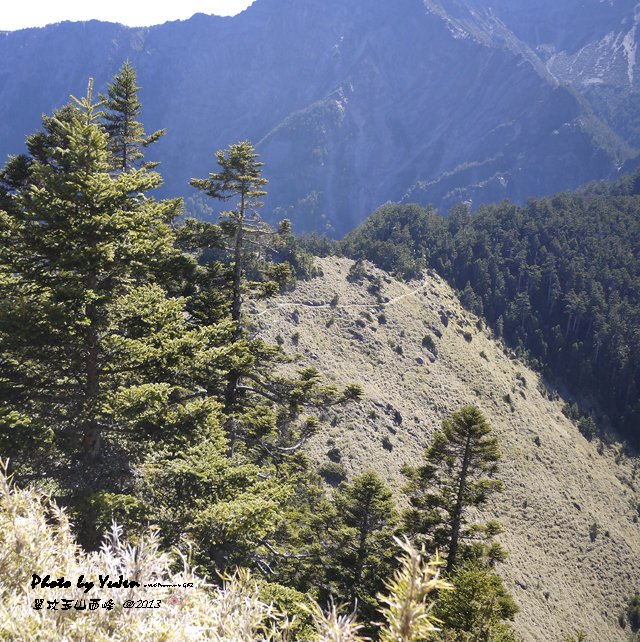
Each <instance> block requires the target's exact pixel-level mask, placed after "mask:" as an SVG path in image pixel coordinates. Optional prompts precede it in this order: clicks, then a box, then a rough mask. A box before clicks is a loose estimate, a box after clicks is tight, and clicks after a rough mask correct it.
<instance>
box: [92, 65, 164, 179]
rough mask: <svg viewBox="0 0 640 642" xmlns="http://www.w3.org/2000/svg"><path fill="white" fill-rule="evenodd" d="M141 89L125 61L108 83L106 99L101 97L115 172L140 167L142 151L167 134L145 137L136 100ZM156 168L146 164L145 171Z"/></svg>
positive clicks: (153, 165)
mask: <svg viewBox="0 0 640 642" xmlns="http://www.w3.org/2000/svg"><path fill="white" fill-rule="evenodd" d="M140 89H141V88H140V87H138V84H137V75H136V71H135V69H134V68H133V66H132V65H131V63H130V62H129V61H128V60H127V61H125V62H124V64H123V65H122V67H121V68H120V70H119V71H118V73H117V74H116V75H115V76H114V78H113V80H112V82H111V83H109V87H108V90H107V94H106V96H101V97H100V98H101V99H102V101H103V103H104V108H105V110H106V111H105V113H104V115H103V119H104V123H105V129H106V131H107V133H108V134H109V149H110V151H111V152H112V153H113V156H114V166H115V167H116V168H117V169H121V170H127V169H131V168H132V167H134V166H135V165H137V164H139V163H138V161H140V160H141V159H142V158H143V157H144V152H143V151H142V150H143V149H144V148H145V147H148V146H149V145H151V144H152V143H154V142H156V141H157V140H158V139H159V138H161V137H162V136H164V135H165V133H166V131H165V130H164V129H160V130H158V131H156V132H154V133H153V134H150V135H148V136H147V135H146V134H145V132H144V127H143V125H142V123H141V122H140V121H139V120H138V118H139V117H140V112H141V110H142V105H141V103H140V101H139V99H138V92H139V91H140ZM156 165H157V163H146V167H147V168H148V169H151V168H153V167H155V166H156Z"/></svg>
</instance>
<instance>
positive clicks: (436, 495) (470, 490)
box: [404, 406, 504, 572]
mask: <svg viewBox="0 0 640 642" xmlns="http://www.w3.org/2000/svg"><path fill="white" fill-rule="evenodd" d="M499 459H500V450H499V448H498V440H497V439H496V437H494V436H492V435H491V426H490V425H489V422H488V421H487V419H486V417H485V416H484V415H483V414H482V412H481V411H480V410H479V409H478V408H476V407H475V406H465V407H464V408H461V409H460V410H458V411H457V412H454V413H453V414H452V415H451V417H450V418H448V419H445V420H444V421H443V422H442V430H441V431H439V432H438V433H436V435H435V437H434V439H433V442H432V443H431V445H430V446H429V447H428V448H427V450H426V451H425V454H424V463H423V464H422V466H419V467H417V468H406V469H405V474H407V475H408V476H409V478H410V482H409V484H408V487H407V492H408V495H409V502H410V504H411V507H410V508H409V509H408V510H407V511H406V512H405V515H404V521H405V526H406V528H407V529H408V531H409V532H410V533H412V534H414V535H422V536H426V537H427V538H428V539H430V540H431V544H432V545H434V546H437V547H440V548H446V549H447V551H448V554H447V571H449V572H450V571H452V570H453V569H454V568H455V567H456V565H457V564H458V563H459V562H460V559H461V558H464V557H465V556H466V555H468V554H469V553H470V552H471V550H470V546H469V545H467V544H466V541H467V540H469V539H471V540H479V539H482V538H490V537H492V536H494V535H495V534H497V533H498V532H499V531H500V527H499V525H498V524H497V523H496V522H494V521H490V522H488V523H487V524H484V525H482V524H469V509H470V508H478V507H480V506H482V505H483V504H484V503H485V502H486V501H487V498H488V496H489V495H490V494H491V493H492V492H495V491H498V490H500V489H501V488H502V482H500V481H498V480H496V479H492V477H493V475H494V474H495V472H496V471H497V469H498V461H499ZM476 548H477V547H476ZM484 552H485V553H486V551H484ZM488 552H489V557H490V558H492V559H494V560H495V559H496V558H497V559H501V558H502V557H503V556H504V553H503V551H502V549H501V548H500V547H499V545H497V544H494V545H492V546H491V547H490V549H489V551H488ZM476 553H478V551H476Z"/></svg>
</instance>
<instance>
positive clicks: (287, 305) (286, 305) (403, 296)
mask: <svg viewBox="0 0 640 642" xmlns="http://www.w3.org/2000/svg"><path fill="white" fill-rule="evenodd" d="M428 285H429V283H428V282H426V283H423V284H422V285H420V286H418V287H417V288H414V289H413V290H409V291H408V292H405V293H404V294H401V295H400V296H397V297H394V298H393V299H390V300H389V301H386V302H385V303H378V304H377V305H379V306H381V307H383V308H385V307H387V306H389V305H393V304H394V303H398V301H402V299H406V298H407V297H410V296H413V295H414V294H416V293H417V292H420V290H424V289H425V288H426V287H427V286H428ZM371 307H373V306H372V304H371V303H344V304H342V305H331V303H302V302H295V301H294V302H292V303H277V304H276V305H273V306H271V307H269V308H266V309H265V310H263V311H262V312H259V313H258V314H256V315H255V317H261V316H262V315H264V314H266V313H267V312H271V311H273V310H280V309H283V308H314V309H316V310H317V309H320V308H332V309H334V310H340V309H343V310H346V309H348V308H371Z"/></svg>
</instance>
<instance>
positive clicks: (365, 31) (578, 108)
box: [0, 0, 639, 235]
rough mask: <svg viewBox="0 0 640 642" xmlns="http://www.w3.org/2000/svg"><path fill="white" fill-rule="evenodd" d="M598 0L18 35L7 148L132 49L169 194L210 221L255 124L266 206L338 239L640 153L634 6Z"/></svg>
mask: <svg viewBox="0 0 640 642" xmlns="http://www.w3.org/2000/svg"><path fill="white" fill-rule="evenodd" d="M516 4H517V6H516ZM584 5H585V3H578V2H571V3H562V6H561V7H557V6H556V5H555V4H553V3H548V2H543V1H542V0H539V1H537V2H533V1H530V2H522V3H520V2H519V3H515V4H514V3H507V2H498V3H493V2H492V3H489V2H485V1H484V0H483V1H480V0H474V1H473V2H471V1H469V2H461V1H455V0H446V1H445V0H442V1H440V2H436V1H435V0H429V1H427V2H422V1H421V0H399V1H398V2H394V3H389V2H383V0H366V1H365V0H327V1H326V2H316V1H315V0H295V1H294V0H257V1H256V2H255V3H254V4H253V5H252V6H251V7H250V8H249V9H247V10H246V11H244V12H243V13H241V14H239V15H238V16H235V17H233V18H219V17H208V16H204V15H196V16H194V17H193V18H192V19H191V20H188V21H184V22H175V23H167V24H165V25H161V26H157V27H152V28H144V29H127V28H124V27H121V26H117V25H110V24H104V23H98V22H87V23H77V24H72V23H62V24H58V25H52V26H49V27H46V28H44V29H28V30H24V31H19V32H14V33H3V34H1V36H0V155H1V156H3V157H4V156H5V155H6V154H9V153H18V152H20V151H22V139H23V136H24V134H25V132H28V131H32V130H34V129H35V128H36V127H37V126H38V124H39V118H40V114H41V113H43V112H44V113H50V112H51V111H52V109H54V108H56V107H59V106H61V105H62V104H64V103H65V102H66V100H67V96H68V94H69V92H70V91H72V92H73V93H75V94H78V95H79V94H81V93H82V92H83V91H84V87H85V86H86V81H87V78H88V77H89V76H92V77H95V80H96V86H99V87H100V86H104V85H105V83H106V81H107V80H108V79H109V78H110V77H111V76H112V75H113V73H114V72H115V71H116V70H117V69H118V68H119V67H120V65H121V64H122V62H123V60H125V59H130V60H131V61H132V62H133V64H134V65H135V67H136V68H137V69H138V73H139V81H140V84H141V85H142V87H143V91H142V94H141V95H142V97H143V100H144V102H145V105H146V106H147V108H146V117H145V122H146V124H147V126H148V128H149V129H150V130H152V129H153V130H155V129H160V128H167V130H168V132H169V133H168V135H167V136H166V137H165V139H164V140H163V141H162V142H161V143H159V144H158V146H157V147H156V149H155V150H154V152H153V155H154V157H155V158H156V159H157V160H160V161H161V162H162V167H163V170H164V172H165V175H166V177H167V178H166V185H165V186H164V187H163V188H162V192H161V193H162V194H164V195H186V196H189V197H191V198H190V199H188V201H187V207H188V209H189V211H190V212H192V213H195V214H198V215H199V216H201V217H206V216H208V215H209V216H210V215H212V211H211V209H212V208H211V206H210V205H209V204H207V203H206V202H204V201H203V200H202V199H200V198H196V197H194V193H193V192H190V191H189V188H188V186H187V185H188V180H189V179H190V178H191V177H192V176H197V175H202V174H204V172H205V171H206V170H207V168H208V167H209V165H210V163H211V159H212V154H213V152H214V150H215V149H219V148H224V147H226V146H227V145H228V144H230V143H231V142H234V141H237V140H245V139H248V140H252V141H254V142H256V143H257V149H258V151H259V152H260V153H261V155H262V158H263V159H264V161H265V162H266V166H267V170H266V176H267V178H269V179H271V182H272V185H273V187H272V188H271V189H270V190H269V196H268V202H267V208H266V210H265V211H266V212H267V216H268V217H271V220H277V219H279V218H283V217H288V218H290V219H292V220H293V221H294V223H295V224H296V227H297V229H299V230H305V229H306V230H312V229H315V230H324V231H328V232H329V233H330V234H334V235H339V234H342V233H344V232H346V231H348V230H349V229H351V228H352V227H354V226H355V225H356V224H358V223H359V222H361V221H362V220H363V219H364V218H365V217H366V216H367V215H368V214H369V213H370V212H371V211H373V210H374V209H375V208H376V207H378V206H379V205H380V204H382V203H384V202H386V201H389V200H391V201H403V200H407V201H410V202H419V203H422V204H425V205H426V204H428V203H433V204H435V205H436V206H438V207H439V208H441V209H442V210H443V211H446V210H447V209H448V208H449V206H450V205H451V204H453V203H455V202H457V201H461V200H470V201H472V202H473V205H474V206H476V205H479V204H481V203H486V202H492V201H498V200H500V199H502V198H505V197H507V198H510V199H512V200H514V201H515V202H520V203H521V202H524V201H525V200H526V199H527V198H528V197H529V196H542V195H545V194H551V193H554V192H557V191H560V190H566V189H573V188H575V187H577V186H578V185H580V184H582V183H584V182H586V181H589V180H591V179H596V178H604V177H608V176H613V175H615V174H616V173H617V171H618V168H619V167H620V166H621V165H623V164H624V163H625V162H627V161H629V162H633V161H632V159H633V158H634V156H635V154H636V151H635V146H636V145H637V144H638V143H639V141H638V134H637V131H638V123H637V120H638V118H637V113H638V110H637V109H635V105H637V74H635V47H636V42H637V34H636V31H635V13H634V12H635V5H634V3H633V2H629V1H628V0H625V1H624V2H611V3H604V2H596V1H595V0H591V1H590V2H588V3H587V5H588V6H584ZM563 34H564V35H563ZM587 54H589V55H587Z"/></svg>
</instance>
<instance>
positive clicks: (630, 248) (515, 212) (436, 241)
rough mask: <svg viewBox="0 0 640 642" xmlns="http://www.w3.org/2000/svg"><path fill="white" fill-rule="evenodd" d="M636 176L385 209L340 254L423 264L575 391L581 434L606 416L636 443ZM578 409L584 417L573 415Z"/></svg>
mask: <svg viewBox="0 0 640 642" xmlns="http://www.w3.org/2000/svg"><path fill="white" fill-rule="evenodd" d="M639 181H640V174H639V173H636V174H635V175H630V176H628V177H626V178H624V179H622V180H621V181H619V182H617V183H615V184H613V185H606V184H595V185H591V186H588V187H586V188H585V189H584V190H582V191H581V192H579V193H575V194H558V195H556V196H554V197H549V198H545V199H541V200H530V201H529V202H528V204H527V205H526V206H524V207H518V206H516V205H513V204H512V203H509V202H506V201H505V202H503V203H501V204H499V205H490V206H485V207H482V208H480V210H479V211H478V212H477V215H475V216H471V214H470V212H469V210H468V208H466V207H465V206H462V205H460V206H458V207H456V208H454V209H453V210H452V212H451V213H450V215H449V217H448V219H445V218H443V217H442V216H441V215H440V214H438V213H437V212H435V211H434V210H432V209H423V208H421V207H420V206H418V205H392V204H389V205H385V206H383V207H382V208H381V209H380V210H378V211H377V212H376V213H375V214H374V215H373V216H372V217H371V218H370V219H369V220H368V221H366V222H365V223H364V224H363V225H362V226H361V227H360V228H358V229H356V230H354V231H353V232H352V233H350V234H349V235H347V237H345V239H344V241H343V248H344V250H345V252H346V253H347V254H348V255H350V256H353V257H356V258H357V257H360V258H368V259H369V260H371V261H373V262H374V263H376V264H377V265H379V266H381V267H383V268H384V269H387V270H390V271H393V272H395V273H398V274H403V275H405V276H413V275H415V274H417V273H418V272H419V271H420V270H421V269H424V267H425V266H430V267H432V268H434V269H436V270H437V271H438V273H439V274H442V275H443V276H444V277H445V278H447V279H448V281H449V282H450V283H451V284H452V285H453V286H454V287H455V288H457V289H458V291H459V292H460V293H461V296H462V301H463V302H464V304H465V305H466V306H467V307H468V308H469V309H471V310H474V311H475V312H477V313H478V314H481V315H483V316H484V317H485V318H486V319H487V321H488V322H489V323H490V324H491V326H492V327H493V328H494V329H495V330H496V332H497V333H498V335H500V336H503V337H504V338H505V339H506V340H507V341H508V342H509V343H510V344H511V345H512V346H514V347H515V348H516V349H517V351H518V353H519V354H527V355H528V356H529V357H530V358H531V359H532V361H533V363H534V364H537V365H538V366H539V367H540V368H542V370H543V371H544V372H546V373H547V374H548V375H550V376H551V377H552V378H554V379H555V380H556V381H564V382H565V383H567V384H568V385H569V387H570V389H571V390H573V391H574V392H575V393H582V402H583V404H584V403H585V397H584V395H585V394H586V393H592V394H593V395H594V398H596V399H598V400H599V401H600V402H601V410H602V411H603V412H604V413H605V414H606V415H608V417H603V416H602V415H601V414H599V413H596V414H598V415H599V420H598V416H596V415H594V416H593V417H591V416H590V415H591V411H592V410H593V409H592V408H589V404H588V403H586V405H584V407H583V409H582V413H580V412H579V411H578V410H577V409H576V408H572V409H569V408H567V412H569V413H570V414H572V415H574V416H575V418H576V419H579V420H580V422H581V429H582V430H583V432H584V433H585V434H586V435H587V436H592V435H593V434H595V432H596V424H601V426H602V427H606V426H607V425H608V424H609V423H613V424H614V425H615V426H616V427H617V428H619V429H621V430H622V431H623V432H624V433H625V434H626V435H627V437H628V438H629V439H631V441H632V442H633V443H635V444H636V446H637V445H638V444H640V433H639V432H638V425H639V421H640V414H639V413H640V406H639V405H638V399H639V398H640V335H639V334H638V327H639V326H640V301H639V300H638V293H639V292H640V264H639V263H638V247H640V192H639V190H638V186H639V184H640V183H639ZM580 415H582V416H580Z"/></svg>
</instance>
